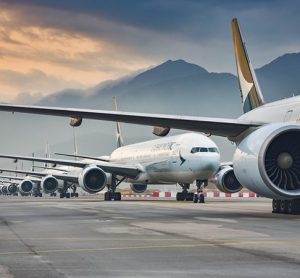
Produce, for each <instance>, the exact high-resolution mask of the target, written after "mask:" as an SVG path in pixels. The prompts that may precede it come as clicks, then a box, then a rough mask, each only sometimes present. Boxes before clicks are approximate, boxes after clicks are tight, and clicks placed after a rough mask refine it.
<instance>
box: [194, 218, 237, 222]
mask: <svg viewBox="0 0 300 278" xmlns="http://www.w3.org/2000/svg"><path fill="white" fill-rule="evenodd" d="M194 218H195V219H197V220H204V221H213V222H223V223H231V224H235V223H237V221H236V220H233V219H226V218H210V217H194Z"/></svg>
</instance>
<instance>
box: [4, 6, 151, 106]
mask: <svg viewBox="0 0 300 278" xmlns="http://www.w3.org/2000/svg"><path fill="white" fill-rule="evenodd" d="M23 17H24V15H21V14H20V13H19V12H18V11H16V10H9V9H2V11H1V12H0V26H1V27H0V90H1V93H0V95H1V101H8V100H12V99H13V98H14V97H15V96H16V95H17V94H18V93H19V92H25V91H26V92H28V91H29V92H32V93H41V94H49V93H52V92H54V91H57V90H62V89H64V88H67V87H68V88H70V87H74V88H84V87H88V86H92V85H95V84H98V83H99V82H101V81H105V80H108V79H116V78H119V77H121V76H123V75H126V74H128V73H130V72H133V71H136V70H138V69H141V68H145V67H148V66H149V65H150V64H151V63H150V62H149V61H147V60H146V59H143V58H134V59H133V58H132V57H128V56H126V55H124V53H125V52H126V50H125V49H123V48H122V46H120V45H115V44H113V43H111V42H108V41H105V40H103V39H101V38H95V37H89V36H87V35H84V34H81V33H76V32H74V31H66V30H60V29H55V28H49V27H38V26H32V25H29V26H28V25H26V24H23V23H22V18H23ZM33 71H40V72H42V73H43V74H44V75H43V78H42V80H43V81H44V82H34V80H33V79H32V78H33V77H34V76H33V75H32V72H33ZM1 72H2V74H4V73H5V77H4V78H1ZM10 75H11V76H10ZM26 77H27V80H29V81H30V82H31V83H30V82H24V85H23V86H22V82H19V81H20V80H21V81H22V80H23V81H24V80H25V79H24V78H26ZM13 78H15V80H17V79H18V78H19V79H18V80H17V82H13V81H14V79H13ZM37 78H38V76H37ZM25 81H26V80H25ZM48 81H49V82H52V81H53V84H52V83H51V84H50V83H49V82H48ZM55 81H56V82H55ZM30 84H31V85H30ZM34 86H35V87H34Z"/></svg>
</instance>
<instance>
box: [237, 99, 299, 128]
mask: <svg viewBox="0 0 300 278" xmlns="http://www.w3.org/2000/svg"><path fill="white" fill-rule="evenodd" d="M239 119H240V120H244V121H247V122H251V121H253V122H262V123H266V124H267V123H275V122H292V123H298V124H299V123H300V96H297V97H291V98H287V99H283V100H278V101H274V102H271V103H268V104H265V105H262V106H260V107H257V108H255V109H253V110H251V111H249V112H248V113H245V114H244V115H242V116H241V117H239Z"/></svg>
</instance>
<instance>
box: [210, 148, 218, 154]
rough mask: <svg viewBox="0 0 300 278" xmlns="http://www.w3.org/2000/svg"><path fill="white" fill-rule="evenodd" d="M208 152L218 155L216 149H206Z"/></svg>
mask: <svg viewBox="0 0 300 278" xmlns="http://www.w3.org/2000/svg"><path fill="white" fill-rule="evenodd" d="M208 150H209V152H211V153H219V151H218V149H217V148H208Z"/></svg>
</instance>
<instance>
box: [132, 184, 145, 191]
mask: <svg viewBox="0 0 300 278" xmlns="http://www.w3.org/2000/svg"><path fill="white" fill-rule="evenodd" d="M130 188H131V190H132V191H133V192H135V193H143V192H145V191H146V190H147V184H137V183H131V184H130Z"/></svg>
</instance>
